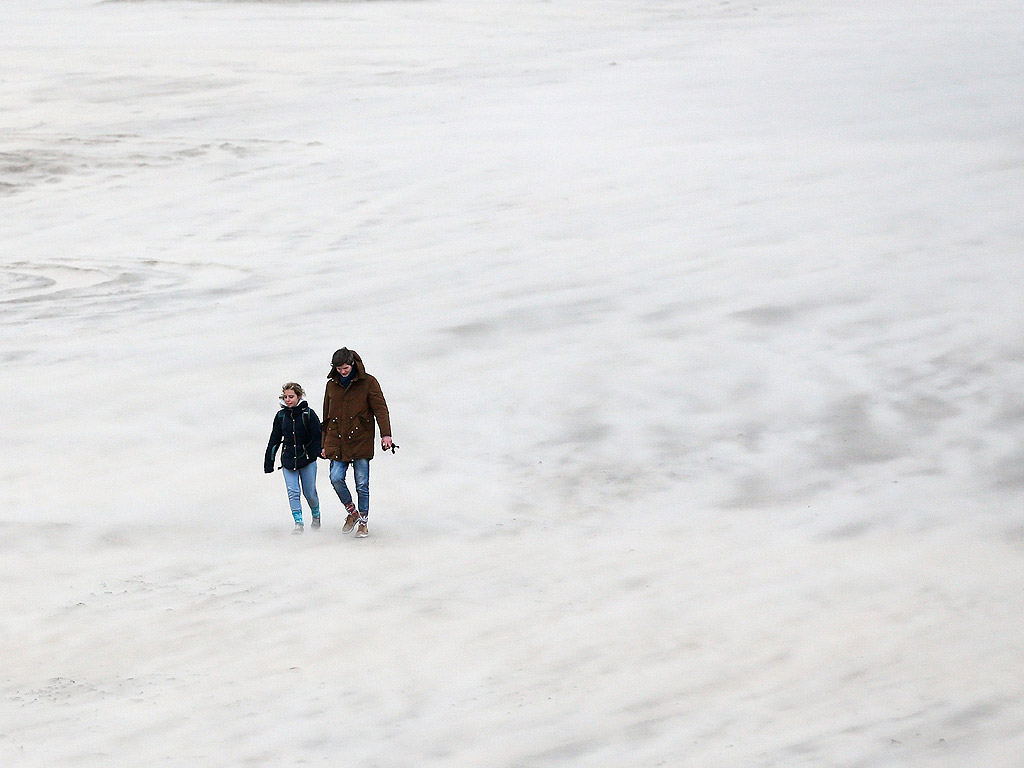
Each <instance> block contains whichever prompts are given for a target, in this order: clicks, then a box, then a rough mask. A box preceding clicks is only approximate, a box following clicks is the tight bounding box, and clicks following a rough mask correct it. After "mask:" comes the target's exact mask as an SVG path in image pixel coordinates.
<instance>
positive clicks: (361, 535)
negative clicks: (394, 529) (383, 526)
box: [356, 522, 370, 539]
mask: <svg viewBox="0 0 1024 768" xmlns="http://www.w3.org/2000/svg"><path fill="white" fill-rule="evenodd" d="M369 535H370V532H369V531H368V530H366V523H364V522H360V523H359V528H357V529H356V538H357V539H365V538H366V537H367V536H369Z"/></svg>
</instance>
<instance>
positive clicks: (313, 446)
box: [263, 400, 321, 472]
mask: <svg viewBox="0 0 1024 768" xmlns="http://www.w3.org/2000/svg"><path fill="white" fill-rule="evenodd" d="M320 437H321V431H320V419H318V418H317V416H316V412H315V411H313V410H312V409H311V408H310V407H309V404H308V403H307V402H306V401H305V400H303V401H302V402H300V403H299V404H298V405H296V406H294V407H292V408H289V407H288V406H284V407H282V408H281V410H280V411H278V412H277V415H276V416H274V428H273V430H272V431H271V432H270V442H269V443H268V444H267V453H266V456H265V457H264V459H263V471H264V472H273V471H274V457H275V456H276V455H277V449H278V446H280V445H281V444H282V443H283V444H284V450H283V451H281V466H282V467H284V468H285V469H291V470H296V469H302V468H303V467H304V466H306V465H307V464H312V463H313V462H314V461H316V460H317V459H318V458H320Z"/></svg>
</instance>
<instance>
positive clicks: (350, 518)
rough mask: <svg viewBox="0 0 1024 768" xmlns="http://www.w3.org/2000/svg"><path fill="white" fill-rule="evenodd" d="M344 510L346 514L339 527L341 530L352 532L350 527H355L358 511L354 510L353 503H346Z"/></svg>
mask: <svg viewBox="0 0 1024 768" xmlns="http://www.w3.org/2000/svg"><path fill="white" fill-rule="evenodd" d="M345 510H346V511H347V512H348V515H347V516H346V517H345V524H344V525H343V526H342V527H341V532H342V533H352V529H353V528H355V527H356V521H357V520H358V519H359V513H358V512H356V505H355V504H346V505H345Z"/></svg>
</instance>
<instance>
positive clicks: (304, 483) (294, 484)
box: [281, 461, 320, 523]
mask: <svg viewBox="0 0 1024 768" xmlns="http://www.w3.org/2000/svg"><path fill="white" fill-rule="evenodd" d="M281 473H282V474H283V475H284V484H285V487H286V488H287V489H288V505H289V506H290V507H291V508H292V517H293V518H295V522H296V523H301V522H302V500H301V499H300V498H299V487H300V486H301V487H302V495H303V496H305V497H306V503H307V504H309V512H310V514H311V515H312V516H313V517H320V499H319V498H318V497H317V495H316V462H315V461H314V462H312V463H310V464H307V465H306V466H304V467H303V468H302V469H299V470H294V469H288V468H286V467H281Z"/></svg>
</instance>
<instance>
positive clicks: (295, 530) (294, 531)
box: [292, 523, 306, 535]
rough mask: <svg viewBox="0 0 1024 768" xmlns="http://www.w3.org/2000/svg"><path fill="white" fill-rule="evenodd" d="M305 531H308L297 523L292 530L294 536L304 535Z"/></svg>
mask: <svg viewBox="0 0 1024 768" xmlns="http://www.w3.org/2000/svg"><path fill="white" fill-rule="evenodd" d="M304 530H306V529H305V528H303V527H302V523H296V524H295V527H294V528H292V534H293V535H294V534H296V533H302V532H303V531H304Z"/></svg>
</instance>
